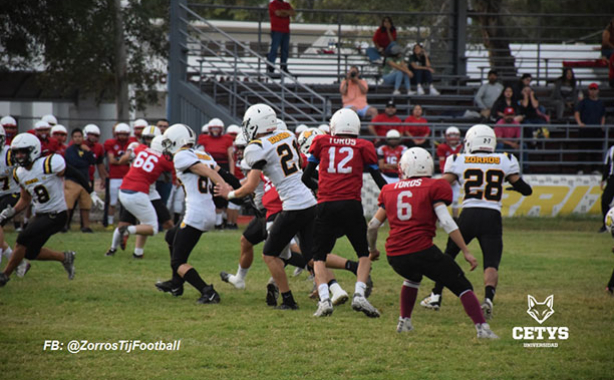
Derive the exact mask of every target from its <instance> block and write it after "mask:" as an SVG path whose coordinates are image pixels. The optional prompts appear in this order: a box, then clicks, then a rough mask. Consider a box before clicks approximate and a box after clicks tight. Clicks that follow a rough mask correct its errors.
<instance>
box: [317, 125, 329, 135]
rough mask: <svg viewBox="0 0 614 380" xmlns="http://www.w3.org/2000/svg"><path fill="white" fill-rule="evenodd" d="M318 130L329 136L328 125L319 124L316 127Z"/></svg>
mask: <svg viewBox="0 0 614 380" xmlns="http://www.w3.org/2000/svg"><path fill="white" fill-rule="evenodd" d="M318 129H319V130H321V131H322V132H324V133H326V134H329V133H330V126H329V125H328V124H320V125H319V126H318Z"/></svg>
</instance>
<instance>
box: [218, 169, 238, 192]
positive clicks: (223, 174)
mask: <svg viewBox="0 0 614 380" xmlns="http://www.w3.org/2000/svg"><path fill="white" fill-rule="evenodd" d="M217 173H218V174H219V175H220V177H222V179H223V180H224V181H226V183H227V184H229V185H230V186H232V188H233V189H238V188H239V187H241V182H240V181H239V180H238V179H237V177H235V176H233V175H232V174H230V173H228V171H226V169H222V168H220V170H218V172H217Z"/></svg>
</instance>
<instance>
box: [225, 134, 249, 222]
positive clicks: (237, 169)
mask: <svg viewBox="0 0 614 380" xmlns="http://www.w3.org/2000/svg"><path fill="white" fill-rule="evenodd" d="M231 127H232V125H230V126H228V135H229V136H232V135H233V133H231ZM237 128H239V127H238V126H237ZM240 131H241V129H240V128H239V132H240ZM234 135H235V139H234V143H233V145H232V146H231V147H230V148H228V154H229V155H230V157H229V161H230V162H233V163H234V164H233V166H232V167H231V171H230V172H231V173H232V174H233V175H234V176H235V177H236V178H237V179H238V180H239V181H240V180H242V179H243V178H245V175H244V174H243V170H241V160H242V159H243V150H244V149H245V147H246V146H247V141H245V137H244V136H243V133H234ZM240 210H241V206H240V205H236V204H234V203H232V202H229V203H228V207H227V209H226V217H227V220H226V228H227V229H229V230H236V229H237V228H238V226H237V220H238V219H239V211H240Z"/></svg>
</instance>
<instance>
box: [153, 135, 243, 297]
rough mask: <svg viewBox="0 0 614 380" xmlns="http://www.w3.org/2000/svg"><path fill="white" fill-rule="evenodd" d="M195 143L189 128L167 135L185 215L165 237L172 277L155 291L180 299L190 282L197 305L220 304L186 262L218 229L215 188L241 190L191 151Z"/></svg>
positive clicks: (201, 155) (204, 155) (201, 154)
mask: <svg viewBox="0 0 614 380" xmlns="http://www.w3.org/2000/svg"><path fill="white" fill-rule="evenodd" d="M195 142H196V141H195V134H194V132H193V131H192V130H191V129H190V127H188V126H187V125H183V124H174V125H173V126H171V127H170V128H168V129H167V130H166V131H165V132H164V140H163V146H164V149H165V150H166V152H168V153H169V154H172V155H173V164H174V166H175V172H176V174H177V178H178V179H179V181H181V183H182V185H183V188H184V191H185V194H186V211H185V215H184V217H183V220H182V221H181V224H179V225H178V226H176V227H175V228H173V229H171V230H169V231H168V232H167V233H166V237H165V239H166V242H167V243H168V245H169V249H170V250H171V268H172V274H173V277H172V279H171V280H168V281H164V282H159V283H157V284H156V287H157V288H158V290H160V291H163V292H167V293H171V294H172V295H174V296H180V295H182V294H183V283H184V281H187V282H188V283H189V284H190V285H192V286H193V287H194V288H196V290H198V291H199V292H200V293H201V297H200V298H199V299H198V303H202V304H207V303H219V302H220V296H219V294H218V293H217V292H216V291H215V289H213V285H212V284H211V285H209V284H207V283H206V282H205V281H204V280H203V279H202V278H201V277H200V275H199V274H198V272H197V271H196V269H194V267H192V266H191V265H190V264H188V263H187V261H188V257H189V256H190V253H191V252H192V249H194V246H196V243H198V240H199V239H200V236H201V235H202V234H203V232H207V231H209V230H211V229H213V228H214V226H215V205H214V203H213V187H214V185H216V184H222V185H226V182H225V181H224V180H225V179H226V180H227V181H229V182H230V183H233V185H234V186H236V187H238V186H239V181H238V180H237V179H236V178H235V177H233V176H232V175H230V174H229V173H228V172H226V171H225V170H223V169H220V167H219V166H218V165H217V164H216V162H215V161H214V160H213V158H211V156H209V155H208V154H207V153H206V152H200V151H196V150H194V149H192V147H193V146H194V144H195ZM233 178H234V180H233Z"/></svg>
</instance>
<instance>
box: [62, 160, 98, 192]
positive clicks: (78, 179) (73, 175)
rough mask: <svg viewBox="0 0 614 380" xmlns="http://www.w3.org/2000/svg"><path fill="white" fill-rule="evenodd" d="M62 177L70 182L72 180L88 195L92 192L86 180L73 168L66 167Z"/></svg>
mask: <svg viewBox="0 0 614 380" xmlns="http://www.w3.org/2000/svg"><path fill="white" fill-rule="evenodd" d="M64 176H68V177H70V178H71V180H73V179H74V181H75V182H76V183H78V184H79V185H81V186H82V187H83V188H84V189H85V190H86V191H87V193H88V194H89V193H91V192H92V191H93V190H92V188H91V187H90V182H89V181H88V180H87V178H85V176H83V174H81V172H80V171H78V170H77V169H75V168H74V167H73V166H71V165H66V169H64Z"/></svg>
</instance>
